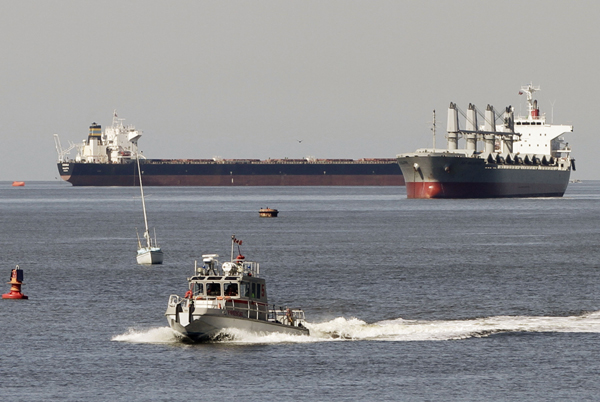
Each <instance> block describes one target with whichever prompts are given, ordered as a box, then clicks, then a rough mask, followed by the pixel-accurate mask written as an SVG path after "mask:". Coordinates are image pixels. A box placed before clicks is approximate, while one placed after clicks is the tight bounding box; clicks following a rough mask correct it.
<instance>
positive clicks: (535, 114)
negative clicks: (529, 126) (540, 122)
mask: <svg viewBox="0 0 600 402" xmlns="http://www.w3.org/2000/svg"><path fill="white" fill-rule="evenodd" d="M539 116H540V109H539V108H538V104H537V99H536V100H534V101H533V109H532V110H531V117H532V118H534V119H537V118H538V117H539Z"/></svg>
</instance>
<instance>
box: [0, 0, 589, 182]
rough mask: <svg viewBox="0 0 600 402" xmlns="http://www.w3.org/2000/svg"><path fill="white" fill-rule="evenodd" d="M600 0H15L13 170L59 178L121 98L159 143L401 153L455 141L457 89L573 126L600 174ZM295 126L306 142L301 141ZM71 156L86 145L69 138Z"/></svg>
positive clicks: (5, 27)
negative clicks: (60, 158) (449, 127)
mask: <svg viewBox="0 0 600 402" xmlns="http://www.w3.org/2000/svg"><path fill="white" fill-rule="evenodd" d="M599 17H600V2H598V1H577V2H574V1H512V0H508V1H507V0H503V1H496V2H491V1H399V0H398V1H379V0H370V1H330V0H317V1H289V0H286V1H281V0H276V1H260V0H253V1H223V0H218V1H201V0H195V1H170V2H167V1H122V0H120V1H110V0H103V1H80V0H78V1H53V0H45V1H27V0H24V1H6V2H4V3H3V5H2V12H1V13H0V43H1V44H2V46H1V49H2V57H1V58H0V77H1V91H0V98H1V100H2V102H1V105H2V107H1V108H0V138H1V139H2V142H3V145H4V146H3V150H2V164H1V169H0V180H11V181H12V180H55V178H56V177H58V172H57V168H56V159H57V156H56V151H55V147H54V141H53V138H52V134H54V133H58V134H59V135H60V138H61V141H62V144H63V147H65V146H66V145H67V144H68V141H73V142H80V141H82V140H83V139H85V138H86V137H87V133H88V127H89V125H90V124H91V123H92V122H97V123H99V124H101V125H102V126H103V127H106V126H108V125H110V124H111V121H112V113H113V110H114V109H116V110H117V112H118V114H119V117H122V118H125V119H126V120H125V123H126V124H133V125H135V126H136V128H138V129H141V130H143V132H144V135H143V137H142V138H141V139H140V141H139V145H140V149H141V150H143V151H144V154H145V155H146V156H147V157H149V158H212V157H213V156H221V157H223V158H260V159H265V158H269V157H271V158H283V157H289V158H302V157H305V156H309V155H310V156H315V157H318V158H363V157H369V158H371V157H394V156H395V155H396V154H398V153H402V152H410V151H413V150H415V149H416V148H420V147H425V146H431V131H430V125H431V112H432V110H433V109H436V111H437V115H438V137H437V138H438V140H437V145H438V146H440V145H444V146H445V144H446V141H445V139H444V131H445V128H446V116H447V108H448V104H449V103H450V102H451V101H452V102H456V103H457V104H458V106H459V107H460V108H462V109H463V110H465V109H466V108H467V105H468V103H469V102H472V103H474V104H475V105H477V106H478V107H479V108H480V109H482V110H483V109H484V108H485V106H486V105H487V104H488V103H489V104H492V105H494V106H495V107H496V109H499V110H502V109H503V108H504V107H505V106H508V105H513V106H515V109H516V111H517V112H519V111H522V112H525V111H526V108H525V97H524V96H519V95H518V91H519V88H520V87H521V86H522V85H526V84H528V83H529V82H533V84H534V85H539V86H541V91H540V92H538V93H537V94H536V95H537V96H536V98H537V99H538V103H539V105H540V108H541V111H542V112H546V114H547V116H548V118H549V119H550V116H551V114H552V103H553V102H554V113H553V117H554V123H560V124H573V125H574V133H573V134H570V135H569V136H568V139H567V140H568V142H569V143H570V145H571V146H572V147H573V156H574V157H575V158H576V159H577V172H575V173H574V174H573V176H572V177H575V178H580V179H600V175H599V173H598V172H599V169H600V158H599V157H598V150H597V148H598V141H597V139H596V135H597V133H596V132H597V128H594V126H595V123H594V121H595V119H596V118H597V117H596V115H597V114H598V109H599V108H598V104H599V98H600V88H599V87H600V79H599V78H598V77H599V75H600V72H599V67H598V66H599V65H600V63H599V61H600V55H599V53H598V43H600V22H599V21H600V18H599ZM297 140H302V143H299V142H298V141H297ZM71 155H72V156H74V153H72V154H71Z"/></svg>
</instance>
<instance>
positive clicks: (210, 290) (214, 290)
mask: <svg viewBox="0 0 600 402" xmlns="http://www.w3.org/2000/svg"><path fill="white" fill-rule="evenodd" d="M206 294H207V295H208V296H221V286H220V285H219V284H218V283H209V284H207V285H206Z"/></svg>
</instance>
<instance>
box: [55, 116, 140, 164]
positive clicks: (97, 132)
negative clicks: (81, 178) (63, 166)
mask: <svg viewBox="0 0 600 402" xmlns="http://www.w3.org/2000/svg"><path fill="white" fill-rule="evenodd" d="M124 120H125V119H119V118H118V117H117V112H116V111H115V112H114V114H113V121H112V126H110V127H107V128H106V129H104V133H102V127H101V126H100V125H99V124H96V123H95V122H94V123H92V125H91V126H90V133H89V135H88V138H87V139H86V140H83V143H81V144H72V145H71V147H69V149H67V150H64V151H63V150H62V147H61V146H60V141H59V139H58V135H57V134H54V138H55V142H56V149H57V152H58V159H59V162H65V161H66V156H67V154H68V152H69V151H70V150H71V149H72V148H77V156H76V157H75V161H76V162H82V163H126V162H131V161H132V160H133V158H134V157H135V155H137V154H138V145H137V141H138V139H139V138H140V137H141V136H142V131H140V130H137V129H136V128H135V127H134V126H132V125H127V126H126V125H124V124H123V121H124ZM140 156H141V157H142V158H143V156H142V155H140Z"/></svg>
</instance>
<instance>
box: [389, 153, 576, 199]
mask: <svg viewBox="0 0 600 402" xmlns="http://www.w3.org/2000/svg"><path fill="white" fill-rule="evenodd" d="M398 164H399V166H400V168H401V169H402V173H403V176H404V179H405V181H406V195H407V197H408V198H508V197H562V196H563V195H564V193H565V191H566V189H567V186H568V184H569V177H570V174H571V166H570V164H569V163H568V162H565V163H564V164H563V165H561V164H557V166H543V165H510V164H498V163H488V162H486V161H485V160H483V159H481V158H477V157H465V156H455V155H451V154H438V155H423V156H399V157H398Z"/></svg>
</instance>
